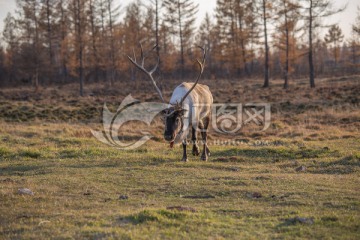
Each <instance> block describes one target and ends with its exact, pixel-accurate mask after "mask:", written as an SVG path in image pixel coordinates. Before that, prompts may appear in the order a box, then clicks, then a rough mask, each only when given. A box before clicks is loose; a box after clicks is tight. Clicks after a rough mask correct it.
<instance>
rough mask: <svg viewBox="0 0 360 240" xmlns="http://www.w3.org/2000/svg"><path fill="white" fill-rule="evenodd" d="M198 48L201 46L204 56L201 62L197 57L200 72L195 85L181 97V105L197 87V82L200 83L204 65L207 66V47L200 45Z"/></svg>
mask: <svg viewBox="0 0 360 240" xmlns="http://www.w3.org/2000/svg"><path fill="white" fill-rule="evenodd" d="M198 48H200V49H201V50H202V51H203V57H202V60H201V62H200V61H199V59H196V62H197V63H198V64H199V66H200V73H199V75H198V77H197V79H196V81H195V83H194V85H193V86H192V87H191V88H190V89H189V91H187V93H186V94H185V95H184V96H183V97H182V98H181V101H180V105H181V104H182V103H183V102H184V100H185V99H186V97H187V96H188V95H189V94H190V93H191V91H192V90H193V89H194V88H195V86H196V84H197V83H198V81H199V79H200V77H201V75H202V73H203V72H204V67H205V58H206V48H205V47H200V46H198Z"/></svg>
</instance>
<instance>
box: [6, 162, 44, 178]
mask: <svg viewBox="0 0 360 240" xmlns="http://www.w3.org/2000/svg"><path fill="white" fill-rule="evenodd" d="M42 169H43V166H31V165H21V166H9V167H4V168H0V176H24V175H33V173H35V175H38V174H45V172H44V171H40V170H42Z"/></svg>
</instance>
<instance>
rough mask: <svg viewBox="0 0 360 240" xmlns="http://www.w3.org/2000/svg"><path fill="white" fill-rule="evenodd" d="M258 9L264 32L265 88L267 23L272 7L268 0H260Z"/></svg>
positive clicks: (267, 65)
mask: <svg viewBox="0 0 360 240" xmlns="http://www.w3.org/2000/svg"><path fill="white" fill-rule="evenodd" d="M259 4H260V5H259V9H260V15H261V18H262V22H263V34H264V55H265V56H264V85H263V87H264V88H267V87H269V86H270V83H269V77H270V76H269V75H270V74H269V70H270V65H269V60H270V59H269V51H270V49H269V43H268V23H269V20H270V15H271V14H270V11H271V9H272V4H271V2H270V1H269V0H260V1H259Z"/></svg>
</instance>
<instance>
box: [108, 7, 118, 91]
mask: <svg viewBox="0 0 360 240" xmlns="http://www.w3.org/2000/svg"><path fill="white" fill-rule="evenodd" d="M105 2H106V7H107V15H108V24H107V27H108V38H109V56H110V69H109V72H110V86H113V84H114V80H115V75H116V60H117V59H116V55H115V53H116V49H115V37H114V31H115V30H114V25H115V20H114V19H117V18H118V16H119V14H120V13H119V11H120V5H118V6H114V0H105Z"/></svg>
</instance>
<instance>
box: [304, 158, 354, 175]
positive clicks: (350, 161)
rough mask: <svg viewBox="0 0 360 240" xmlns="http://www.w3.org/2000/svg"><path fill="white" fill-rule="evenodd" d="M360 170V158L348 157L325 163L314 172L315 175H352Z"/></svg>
mask: <svg viewBox="0 0 360 240" xmlns="http://www.w3.org/2000/svg"><path fill="white" fill-rule="evenodd" d="M359 170H360V158H358V157H357V156H347V157H344V158H341V159H339V160H338V161H334V162H323V163H321V164H320V166H319V167H317V168H316V169H314V170H312V171H311V172H312V173H315V174H351V173H354V172H356V171H359Z"/></svg>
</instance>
